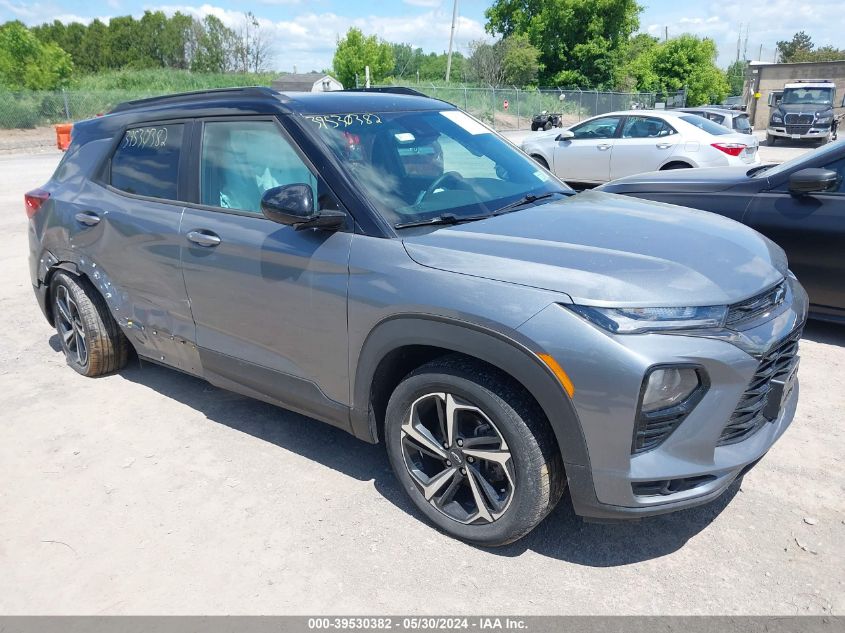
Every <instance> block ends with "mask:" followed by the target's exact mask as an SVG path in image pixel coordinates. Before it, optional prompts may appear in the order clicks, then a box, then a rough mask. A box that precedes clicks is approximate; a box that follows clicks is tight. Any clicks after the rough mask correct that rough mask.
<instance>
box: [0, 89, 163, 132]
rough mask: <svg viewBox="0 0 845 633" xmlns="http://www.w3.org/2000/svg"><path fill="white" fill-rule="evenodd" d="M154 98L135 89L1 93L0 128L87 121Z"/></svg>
mask: <svg viewBox="0 0 845 633" xmlns="http://www.w3.org/2000/svg"><path fill="white" fill-rule="evenodd" d="M151 96H154V93H152V92H143V91H138V90H102V91H73V90H57V91H37V90H27V91H21V92H6V91H0V128H4V129H29V128H34V127H40V126H44V125H53V124H55V123H65V122H72V121H80V120H82V119H90V118H91V117H93V116H97V115H98V114H104V113H106V112H108V111H109V110H111V109H112V108H113V107H114V106H116V105H117V104H118V103H121V102H123V101H129V100H131V99H141V98H143V97H151Z"/></svg>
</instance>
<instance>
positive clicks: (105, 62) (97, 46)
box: [74, 20, 109, 73]
mask: <svg viewBox="0 0 845 633" xmlns="http://www.w3.org/2000/svg"><path fill="white" fill-rule="evenodd" d="M108 34H109V32H108V27H107V26H106V25H105V24H103V23H102V22H101V21H100V20H94V21H93V22H91V24H89V25H88V28H86V29H85V35H83V37H82V42H81V43H80V45H79V51H80V52H79V57H78V58H74V64H75V66H76V67H77V68H79V69H80V70H82V71H84V72H90V73H96V72H100V71H101V70H105V69H107V68H108V67H109V58H108Z"/></svg>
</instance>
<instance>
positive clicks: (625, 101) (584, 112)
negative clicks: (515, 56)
mask: <svg viewBox="0 0 845 633" xmlns="http://www.w3.org/2000/svg"><path fill="white" fill-rule="evenodd" d="M408 87H412V88H414V89H416V90H419V91H420V92H422V93H424V94H427V95H428V96H430V97H434V98H436V99H442V100H444V101H448V102H450V103H453V104H455V105H456V106H458V107H459V108H463V109H464V110H466V111H467V112H470V113H471V114H473V115H474V116H476V117H478V118H479V119H481V120H483V121H486V122H488V123H490V124H492V125H493V126H494V127H495V128H496V129H497V130H520V129H529V128H530V127H531V119H532V117H533V116H534V115H536V114H539V113H541V112H543V111H546V112H548V113H553V114H560V115H562V117H561V119H562V123H563V125H564V126H567V125H571V124H573V123H577V122H578V121H581V120H582V119H586V118H588V117H591V116H595V115H597V114H604V113H606V112H613V111H615V110H631V109H652V108H655V107H658V108H659V107H681V106H683V105H684V99H683V93H682V92H681V93H677V94H672V95H656V94H654V93H650V92H601V91H591V90H560V89H543V90H536V89H520V88H492V87H490V88H477V87H468V86H437V85H434V84H428V85H419V86H408ZM150 96H154V93H153V92H143V91H137V90H105V91H84V92H83V91H72V90H60V91H55V92H49V91H25V92H5V91H3V92H0V128H5V129H28V128H34V127H39V126H44V125H53V124H55V123H63V122H69V121H79V120H82V119H88V118H91V117H93V116H96V115H98V114H103V113H105V112H108V111H109V110H111V109H112V108H113V107H114V106H116V105H117V104H118V103H121V102H123V101H129V100H131V99H140V98H143V97H150Z"/></svg>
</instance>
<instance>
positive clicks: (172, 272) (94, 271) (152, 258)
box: [70, 122, 199, 373]
mask: <svg viewBox="0 0 845 633" xmlns="http://www.w3.org/2000/svg"><path fill="white" fill-rule="evenodd" d="M190 125H191V124H190V123H185V122H162V123H143V124H140V125H138V126H134V127H130V128H129V129H126V130H121V132H120V135H119V138H117V139H115V141H116V144H115V146H114V148H113V150H112V151H111V152H110V154H109V158H108V161H107V163H106V164H105V165H104V166H103V168H102V172H101V175H100V177H99V179H97V180H96V181H94V182H90V181H89V182H87V183H86V184H85V186H84V187H83V188H82V190H81V191H79V192H78V194H77V195H76V196H74V198H73V200H71V201H70V202H71V204H72V205H73V211H74V217H73V219H74V220H75V226H74V228H73V230H72V231H71V234H70V245H71V249H72V251H74V252H76V253H78V254H79V265H80V267H81V268H82V269H83V270H84V272H86V274H87V275H88V276H89V278H90V279H91V281H92V282H93V283H94V284H95V285H96V286H97V288H98V290H99V291H100V292H101V294H102V295H103V297H104V298H105V300H106V303H107V304H108V305H109V308H110V310H111V312H112V314H113V315H114V317H115V318H116V319H117V321H118V323H119V324H120V325H121V327H122V328H123V330H124V332H125V333H126V334H127V336H129V338H130V339H131V340H132V343H133V345H134V346H135V348H136V350H137V351H138V354H139V355H141V356H144V357H147V358H151V359H153V360H155V361H158V362H164V363H167V364H169V365H173V366H175V367H177V368H179V369H182V370H184V371H187V372H190V373H197V372H198V371H199V360H198V356H197V354H196V348H195V347H194V345H193V343H194V324H193V319H192V316H191V311H190V308H189V306H188V298H187V295H186V293H185V284H184V282H183V281H182V273H181V271H180V262H179V258H180V238H179V227H180V222H181V219H182V209H183V203H182V202H180V201H179V200H180V199H181V198H182V197H183V193H184V180H183V178H182V176H183V173H184V164H185V157H186V151H185V147H186V143H187V139H188V137H189V129H190Z"/></svg>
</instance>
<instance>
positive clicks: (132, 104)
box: [110, 86, 279, 114]
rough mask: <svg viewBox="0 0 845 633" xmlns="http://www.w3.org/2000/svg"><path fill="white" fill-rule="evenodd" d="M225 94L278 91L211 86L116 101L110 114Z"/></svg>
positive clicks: (275, 94) (258, 94) (259, 94)
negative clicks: (210, 87)
mask: <svg viewBox="0 0 845 633" xmlns="http://www.w3.org/2000/svg"><path fill="white" fill-rule="evenodd" d="M227 95H242V96H245V97H246V96H249V97H278V96H279V93H278V92H277V91H275V90H273V89H272V88H267V87H265V86H244V87H240V88H212V89H208V90H194V91H191V92H178V93H176V94H169V95H162V96H159V97H148V98H146V99H134V100H132V101H124V102H123V103H118V104H117V105H116V106H115V107H114V108H112V110H111V112H110V114H115V113H117V112H127V111H129V110H136V109H138V108H147V107H150V106H157V105H167V104H172V103H178V102H180V101H184V100H189V99H197V98H203V97H204V98H209V99H210V98H214V97H218V96H227Z"/></svg>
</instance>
